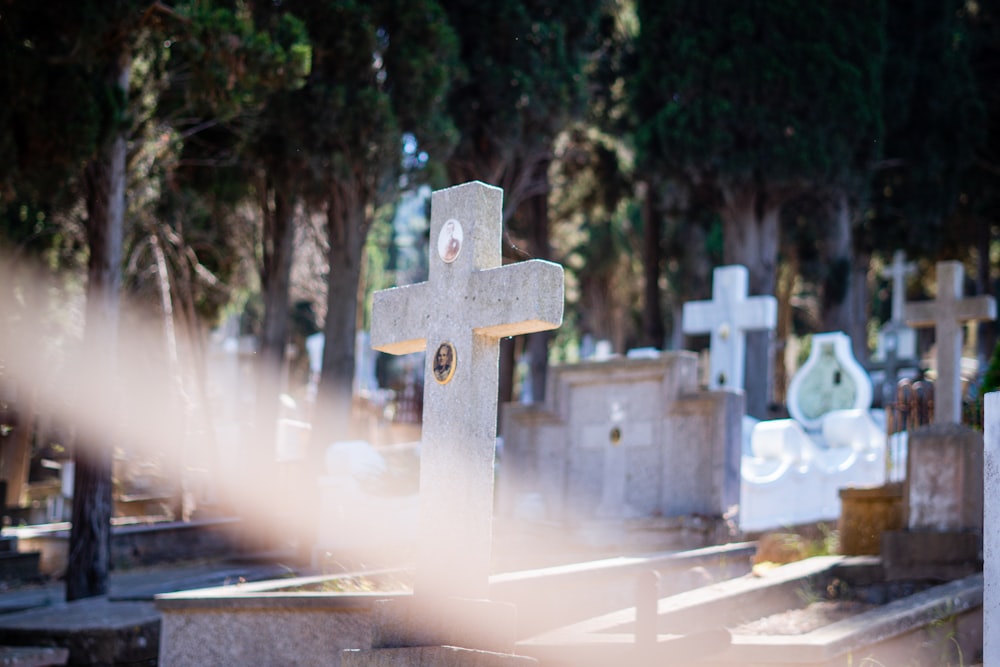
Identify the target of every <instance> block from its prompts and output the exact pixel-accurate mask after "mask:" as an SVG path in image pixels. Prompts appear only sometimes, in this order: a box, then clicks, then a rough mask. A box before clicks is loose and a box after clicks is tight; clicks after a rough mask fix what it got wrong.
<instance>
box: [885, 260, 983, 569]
mask: <svg viewBox="0 0 1000 667" xmlns="http://www.w3.org/2000/svg"><path fill="white" fill-rule="evenodd" d="M964 275H965V274H964V270H963V269H962V265H961V264H960V263H959V262H938V264H937V282H938V289H937V298H936V299H935V300H933V301H929V302H920V303H908V304H906V319H907V322H908V323H909V324H910V325H912V326H916V327H928V326H933V327H934V329H935V344H936V345H937V360H936V364H935V365H936V366H937V373H938V377H937V381H936V382H935V383H934V423H933V424H931V425H930V426H925V427H922V428H919V429H917V430H915V431H913V432H912V433H910V435H909V438H908V452H907V459H906V472H907V479H906V485H905V487H904V512H905V513H906V529H905V530H902V531H892V532H887V533H885V534H884V535H883V536H882V557H883V561H884V563H885V565H886V572H887V573H888V575H887V576H888V577H889V578H894V579H903V578H918V577H924V578H941V579H948V578H954V577H958V576H965V575H967V574H970V573H972V572H975V571H976V570H978V569H979V568H980V567H981V566H982V563H981V561H980V553H981V549H982V543H983V523H982V522H983V514H982V512H983V434H982V433H980V432H978V431H974V430H972V429H970V428H968V427H966V426H963V425H962V424H961V423H960V422H961V416H962V385H961V381H962V379H961V375H960V372H959V371H960V364H961V359H962V343H963V333H964V331H963V330H964V326H963V325H964V323H965V322H968V321H976V320H984V319H992V318H994V317H995V316H996V302H995V301H994V300H993V299H992V298H991V297H974V298H968V299H963V298H962V286H963V283H964Z"/></svg>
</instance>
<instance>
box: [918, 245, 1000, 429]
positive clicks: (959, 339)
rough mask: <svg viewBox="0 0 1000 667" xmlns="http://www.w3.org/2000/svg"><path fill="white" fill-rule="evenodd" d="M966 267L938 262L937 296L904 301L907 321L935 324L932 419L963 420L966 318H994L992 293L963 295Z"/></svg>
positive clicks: (941, 422)
mask: <svg viewBox="0 0 1000 667" xmlns="http://www.w3.org/2000/svg"><path fill="white" fill-rule="evenodd" d="M964 284H965V269H963V268H962V264H961V262H954V261H951V262H938V263H937V298H936V299H934V300H933V301H920V302H910V303H907V304H906V306H905V309H904V312H905V316H906V323H907V324H909V325H910V326H912V327H916V328H921V327H934V343H935V345H936V346H937V358H936V361H935V364H934V365H935V370H936V371H937V380H936V381H935V382H934V423H936V424H958V423H960V422H961V421H962V378H961V375H960V372H961V368H962V344H963V343H964V336H963V334H964V330H965V327H964V325H965V323H966V322H977V321H986V320H994V319H996V316H997V304H996V301H995V300H994V299H993V297H991V296H974V297H969V298H962V297H963V294H962V292H963V288H964Z"/></svg>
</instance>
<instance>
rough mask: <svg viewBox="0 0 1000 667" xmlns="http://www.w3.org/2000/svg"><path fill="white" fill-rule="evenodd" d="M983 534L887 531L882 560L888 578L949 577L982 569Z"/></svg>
mask: <svg viewBox="0 0 1000 667" xmlns="http://www.w3.org/2000/svg"><path fill="white" fill-rule="evenodd" d="M981 544H982V538H981V536H980V535H979V534H978V533H974V532H971V531H951V532H948V531H912V530H900V531H886V532H885V533H883V534H882V562H883V563H884V565H885V576H886V579H887V580H888V581H900V580H904V579H936V580H939V581H947V580H951V579H958V578H960V577H966V576H969V575H970V574H975V573H976V572H979V571H980V570H982V567H983V564H982V561H981V560H980V557H979V554H980V547H981Z"/></svg>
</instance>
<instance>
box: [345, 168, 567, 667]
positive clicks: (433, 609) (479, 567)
mask: <svg viewBox="0 0 1000 667" xmlns="http://www.w3.org/2000/svg"><path fill="white" fill-rule="evenodd" d="M502 199H503V193H502V191H501V190H500V189H499V188H495V187H492V186H489V185H486V184H484V183H479V182H474V183H466V184H464V185H459V186H456V187H452V188H448V189H446V190H440V191H438V192H435V193H433V195H432V198H431V236H430V238H431V258H430V260H431V261H430V269H429V277H428V280H427V282H424V283H418V284H413V285H407V286H404V287H397V288H394V289H389V290H383V291H381V292H378V293H376V294H375V296H374V300H373V305H372V346H373V347H374V348H375V349H377V350H380V351H382V352H388V353H391V354H407V353H410V352H417V351H420V350H424V349H426V348H428V347H430V353H429V354H427V355H426V371H425V374H424V376H425V377H426V378H427V381H426V382H425V383H424V412H423V437H422V443H421V465H420V500H419V507H420V510H419V511H420V519H419V525H420V530H419V536H420V537H419V539H418V547H417V570H416V575H415V576H416V580H415V584H414V597H413V598H412V600H408V601H406V602H402V601H400V602H399V603H397V604H393V603H387V604H385V605H380V606H379V608H378V612H377V613H378V617H379V619H380V622H378V623H377V625H376V628H375V635H374V639H373V641H372V648H373V650H371V651H362V652H360V653H358V654H352V655H350V656H349V658H348V657H347V656H346V655H345V659H349V661H350V662H349V664H352V665H363V664H369V665H376V664H381V662H380V660H382V657H386V659H388V654H386V653H380V650H381V649H398V648H407V647H426V646H436V645H452V646H454V645H458V646H461V647H462V648H467V649H475V650H488V651H491V652H497V653H501V654H504V653H510V651H511V650H512V649H513V611H514V610H513V608H511V607H508V606H505V605H496V604H489V603H486V602H485V598H486V596H487V595H488V578H489V570H490V558H491V548H492V527H493V522H492V517H493V476H494V456H495V440H496V419H497V385H498V378H499V346H500V338H502V337H505V336H515V335H518V334H524V333H530V332H534V331H544V330H547V329H553V328H555V327H558V326H559V325H560V323H561V322H562V315H563V272H562V267H560V266H558V265H556V264H552V263H550V262H544V261H541V260H531V261H527V262H521V263H517V264H512V265H509V266H501V253H500V241H501V235H502V219H503V216H502V211H503V201H502ZM414 650H419V649H414ZM380 656H382V657H380ZM453 657H454V656H453ZM466 657H467V659H468V662H465V661H463V659H462V657H461V656H459V657H457V658H455V660H457V662H455V664H479V663H478V662H477V657H476V655H475V651H471V652H469V654H467V656H466ZM393 659H395V658H393ZM414 659H416V657H415V658H414ZM449 659H451V658H449ZM510 660H511V662H512V664H513V663H515V662H516V663H518V664H519V662H520V659H519V658H517V657H516V656H510Z"/></svg>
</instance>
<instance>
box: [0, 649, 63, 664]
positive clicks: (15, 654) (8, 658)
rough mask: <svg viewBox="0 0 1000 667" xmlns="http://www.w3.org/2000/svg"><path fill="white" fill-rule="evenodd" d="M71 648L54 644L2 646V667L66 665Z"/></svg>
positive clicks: (0, 658) (0, 650)
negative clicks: (58, 646)
mask: <svg viewBox="0 0 1000 667" xmlns="http://www.w3.org/2000/svg"><path fill="white" fill-rule="evenodd" d="M67 660H69V650H68V649H64V648H57V647H54V646H0V667H51V666H52V665H65V664H66V661H67Z"/></svg>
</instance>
